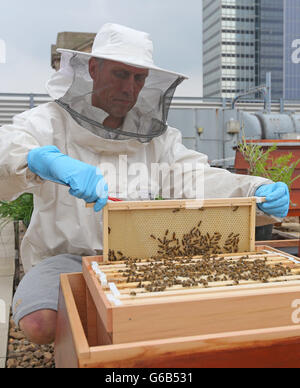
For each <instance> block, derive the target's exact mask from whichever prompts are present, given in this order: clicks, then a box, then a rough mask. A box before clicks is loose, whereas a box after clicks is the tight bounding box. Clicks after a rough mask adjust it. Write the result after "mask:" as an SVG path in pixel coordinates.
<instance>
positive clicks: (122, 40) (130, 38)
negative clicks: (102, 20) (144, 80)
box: [57, 23, 188, 79]
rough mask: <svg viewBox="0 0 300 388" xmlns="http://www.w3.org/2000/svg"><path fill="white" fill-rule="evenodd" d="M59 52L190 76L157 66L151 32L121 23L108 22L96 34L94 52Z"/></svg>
mask: <svg viewBox="0 0 300 388" xmlns="http://www.w3.org/2000/svg"><path fill="white" fill-rule="evenodd" d="M57 51H58V52H59V53H64V52H66V53H73V54H78V55H84V56H89V57H95V58H102V59H109V60H111V61H116V62H122V63H125V64H127V65H131V66H135V67H142V68H146V69H152V70H158V71H162V72H165V73H169V74H174V75H178V76H179V77H183V78H186V79H187V78H188V77H187V76H185V75H183V74H178V73H176V72H172V71H169V70H164V69H161V68H159V67H157V66H155V64H154V62H153V56H152V54H153V44H152V41H151V39H150V37H149V34H147V33H146V32H142V31H137V30H134V29H132V28H128V27H125V26H121V25H119V24H112V23H107V24H105V25H104V26H103V27H102V28H101V30H100V31H99V32H98V34H97V35H96V38H95V41H94V44H93V48H92V52H91V53H86V52H81V51H74V50H68V49H60V48H59V49H57Z"/></svg>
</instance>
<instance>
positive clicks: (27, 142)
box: [0, 67, 271, 272]
mask: <svg viewBox="0 0 300 388" xmlns="http://www.w3.org/2000/svg"><path fill="white" fill-rule="evenodd" d="M71 80H72V77H70V74H69V73H65V72H64V67H62V71H60V72H59V73H56V74H55V75H54V77H53V78H52V81H51V82H50V83H49V84H48V92H49V94H50V95H51V96H52V98H53V99H56V98H59V97H60V96H62V95H63V94H64V93H65V91H66V90H67V89H68V87H70V84H71V82H72V81H71ZM166 128H167V130H166V131H165V132H164V133H163V134H162V135H160V136H156V137H154V138H153V139H152V140H151V141H150V142H141V141H138V139H134V138H132V139H125V140H124V139H122V140H112V139H110V138H104V137H101V136H97V134H95V133H93V132H92V131H91V130H89V129H87V128H85V127H83V126H81V125H80V124H79V123H78V122H77V121H76V120H75V119H74V118H73V117H72V116H71V115H70V114H69V113H68V112H67V111H66V110H65V109H64V108H63V107H61V106H60V105H59V104H57V103H56V102H54V101H53V102H50V103H48V104H44V105H41V106H39V107H37V108H34V109H32V110H30V111H26V112H24V113H22V114H20V115H17V116H15V118H14V121H13V124H12V125H5V126H3V127H1V128H0V200H12V199H15V198H17V197H18V196H19V195H20V194H22V193H24V192H32V193H34V211H33V215H32V220H31V223H30V225H29V228H28V230H27V232H26V235H25V237H24V239H23V243H22V246H21V257H22V261H23V265H24V269H25V271H26V272H27V271H28V270H29V269H30V268H31V267H32V266H34V265H36V264H37V263H38V262H39V261H41V260H43V259H45V258H47V257H50V256H56V255H58V254H63V253H69V254H74V255H96V254H99V251H100V250H101V249H102V227H101V223H102V217H101V212H100V213H95V212H94V210H93V209H92V208H89V209H87V208H86V207H85V202H84V201H83V200H80V199H77V198H75V197H73V196H71V195H70V194H69V193H68V190H69V188H68V187H65V186H62V185H58V184H55V183H52V182H49V181H43V180H42V179H40V178H39V177H38V176H37V175H35V174H33V173H32V172H31V171H30V170H29V168H28V164H27V155H28V152H29V151H30V150H32V149H34V148H36V147H42V146H46V145H55V146H57V147H58V148H59V150H60V151H61V152H62V153H64V154H66V155H69V156H70V157H72V158H74V159H78V160H81V161H83V162H85V163H88V164H91V165H95V166H99V167H100V170H101V171H102V173H103V175H104V178H105V180H106V182H107V183H108V187H109V191H110V194H112V192H113V193H114V195H117V196H123V195H122V194H121V193H122V190H121V189H120V187H118V181H119V178H120V181H122V180H124V178H125V177H124V176H121V177H119V175H118V174H119V170H118V168H119V167H118V166H119V162H120V160H119V157H120V155H123V159H122V160H123V161H124V155H125V156H126V158H127V159H125V163H126V165H127V167H128V177H127V179H128V187H129V191H128V196H127V199H138V198H137V197H136V196H134V194H135V193H136V187H135V186H136V185H135V182H136V177H137V174H138V173H140V176H139V188H138V190H139V191H140V197H139V198H140V199H147V196H148V195H149V196H150V197H151V199H153V197H155V196H156V195H158V194H159V192H160V189H161V186H165V185H168V181H164V182H162V184H160V182H159V181H158V180H157V181H155V179H154V178H153V179H152V181H151V187H149V182H148V179H147V181H146V180H145V181H143V179H144V175H145V174H144V175H143V173H142V171H143V168H147V169H148V170H149V171H150V170H151V165H152V163H167V164H168V165H169V166H172V165H174V164H176V163H179V164H186V163H189V166H190V168H189V169H187V170H185V172H184V174H185V178H184V182H185V192H184V196H185V197H186V198H193V194H192V187H194V181H195V179H196V178H197V176H198V175H197V174H202V173H203V171H204V180H203V178H201V179H202V180H201V182H202V184H203V188H204V197H205V198H227V197H248V196H253V195H254V193H255V191H256V189H257V188H258V187H259V186H261V185H263V184H268V183H271V182H270V181H268V180H266V179H263V178H258V177H249V176H245V175H235V174H231V173H230V172H228V171H226V170H222V169H217V168H211V167H210V166H209V165H208V162H207V156H206V155H203V154H200V153H198V152H196V151H192V150H188V149H187V148H185V147H184V146H183V145H182V139H181V133H180V131H179V130H177V129H175V128H171V127H166ZM106 163H110V164H113V165H114V166H116V178H117V183H115V179H114V178H115V177H113V176H112V174H111V173H109V172H108V171H106V170H105V164H106ZM134 163H140V164H139V165H135V167H136V166H141V169H140V171H132V170H131V168H130V167H131V166H132V165H134ZM197 164H198V167H197ZM101 166H102V167H101ZM145 166H146V167H145ZM199 166H201V168H199ZM122 171H123V170H122ZM122 174H124V171H123V172H122ZM147 178H148V177H147ZM151 178H152V177H151ZM153 180H154V181H153ZM173 182H175V185H176V184H178V182H179V180H178V179H177V178H176V176H175V177H174V179H173ZM131 184H132V187H131ZM171 185H172V184H171ZM130 187H131V188H130ZM171 188H172V189H174V188H175V191H176V186H175V187H171ZM189 188H190V189H191V190H190V192H189ZM123 198H124V196H123ZM148 199H149V198H148ZM268 218H269V217H268ZM269 219H270V218H269Z"/></svg>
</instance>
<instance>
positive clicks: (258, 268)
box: [119, 256, 291, 292]
mask: <svg viewBox="0 0 300 388" xmlns="http://www.w3.org/2000/svg"><path fill="white" fill-rule="evenodd" d="M119 272H120V273H121V272H122V277H124V280H125V282H127V283H136V288H143V289H145V291H148V292H159V291H165V290H166V289H167V288H171V287H173V286H181V287H198V286H201V285H202V286H204V287H209V283H212V282H228V281H230V285H238V284H239V283H240V281H242V280H245V281H249V280H252V281H257V282H262V283H267V282H268V280H269V279H271V278H278V277H282V276H289V275H290V274H291V269H290V268H288V267H284V266H283V265H282V264H276V265H275V266H271V265H270V264H268V263H267V259H264V258H262V259H257V260H250V259H249V256H244V257H242V258H240V259H238V260H236V261H234V260H230V261H229V260H227V259H226V258H214V257H205V258H203V259H191V258H181V259H178V260H177V261H174V260H172V259H161V258H156V259H155V258H152V259H151V260H149V262H147V263H140V262H139V261H138V260H137V259H129V260H128V262H127V263H126V269H124V270H120V271H119Z"/></svg>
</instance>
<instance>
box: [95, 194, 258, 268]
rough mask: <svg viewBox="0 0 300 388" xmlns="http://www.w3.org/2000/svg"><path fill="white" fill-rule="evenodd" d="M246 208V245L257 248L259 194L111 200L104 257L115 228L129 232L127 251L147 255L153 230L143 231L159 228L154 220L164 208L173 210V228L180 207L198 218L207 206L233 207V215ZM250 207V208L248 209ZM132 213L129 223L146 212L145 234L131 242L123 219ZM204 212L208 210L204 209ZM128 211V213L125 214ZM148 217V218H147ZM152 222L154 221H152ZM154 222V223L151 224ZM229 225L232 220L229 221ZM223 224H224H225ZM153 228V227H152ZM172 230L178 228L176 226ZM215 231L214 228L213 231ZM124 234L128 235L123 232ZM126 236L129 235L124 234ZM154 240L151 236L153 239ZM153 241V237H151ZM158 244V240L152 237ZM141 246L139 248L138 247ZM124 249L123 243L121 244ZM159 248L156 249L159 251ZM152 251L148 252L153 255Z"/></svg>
mask: <svg viewBox="0 0 300 388" xmlns="http://www.w3.org/2000/svg"><path fill="white" fill-rule="evenodd" d="M239 208H241V209H244V213H243V214H242V217H241V216H240V217H239V227H240V228H242V226H243V225H242V224H244V225H245V228H246V229H247V235H246V236H244V237H245V238H246V239H247V245H248V246H247V249H244V251H246V252H249V251H250V252H253V251H255V219H256V198H255V197H249V198H226V199H206V200H170V201H136V202H125V201H123V202H113V203H108V204H107V206H105V207H104V209H103V257H104V261H106V260H108V254H109V250H110V249H114V247H112V246H111V245H110V239H111V236H110V232H111V234H113V233H115V229H116V228H117V229H118V231H117V234H118V237H122V235H123V234H125V236H126V239H125V241H126V244H127V245H128V244H129V246H128V247H127V251H126V252H125V255H127V256H131V257H143V254H144V252H145V249H144V248H145V246H144V243H145V241H147V239H148V240H149V236H150V232H149V231H148V234H147V233H146V232H144V231H143V229H148V230H151V233H154V234H155V233H156V231H155V228H157V225H156V222H155V221H154V220H157V217H159V216H160V214H161V213H162V212H167V211H168V212H169V218H168V219H169V222H171V225H169V227H170V228H173V227H174V225H172V224H174V223H173V222H172V219H170V215H172V211H174V212H176V211H177V210H188V211H194V212H195V215H194V218H195V221H196V220H197V213H198V216H200V215H201V212H199V210H206V209H210V210H212V209H216V210H217V211H218V212H219V213H221V212H222V210H224V211H225V213H224V215H225V216H228V213H226V211H230V209H231V210H232V214H231V215H230V216H231V217H232V219H234V217H238V211H236V210H237V209H239ZM246 209H247V211H245V210H246ZM124 212H127V215H128V217H131V219H130V221H129V222H128V223H133V222H134V216H138V213H141V214H142V215H143V222H144V224H143V225H142V226H143V227H142V228H138V230H135V232H136V231H138V233H139V234H141V235H142V234H143V233H144V235H142V236H141V240H138V241H136V244H135V243H134V242H133V241H132V242H128V241H127V238H129V239H131V238H132V237H133V236H131V235H129V236H128V235H126V230H124V225H122V220H124V219H126V213H124ZM150 214H152V221H151V218H150V216H149V215H150ZM203 214H204V213H203ZM114 215H116V216H117V217H118V221H117V222H115V226H114V229H113V231H110V218H111V217H112V216H114ZM121 215H123V218H121ZM124 215H125V216H124ZM180 215H181V213H180V212H178V213H176V215H175V213H174V215H173V220H175V219H176V217H180ZM144 217H145V218H144ZM151 222H152V224H151ZM210 223H213V220H210ZM149 224H150V225H149ZM193 226H197V223H195V224H194V225H193ZM227 226H228V224H227ZM221 227H222V225H221ZM233 227H236V225H233ZM149 228H150V229H149ZM172 232H174V230H173V229H172ZM187 232H189V230H186V232H185V233H187ZM212 233H213V232H212ZM123 237H124V236H123ZM124 238H125V237H124ZM150 240H151V239H150ZM149 243H150V241H149ZM152 243H153V244H154V242H153V241H152ZM138 246H139V249H137V247H138ZM120 249H121V250H123V249H122V247H121V248H120ZM155 253H156V252H153V254H155ZM150 256H151V254H149V255H148V257H150Z"/></svg>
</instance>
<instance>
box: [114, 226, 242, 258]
mask: <svg viewBox="0 0 300 388" xmlns="http://www.w3.org/2000/svg"><path fill="white" fill-rule="evenodd" d="M200 226H201V221H200V222H199V223H198V225H197V226H196V227H194V228H193V229H192V230H191V231H190V232H189V233H186V234H184V235H183V237H182V238H180V239H179V238H177V236H176V233H175V232H174V233H169V230H166V231H165V234H164V236H163V237H162V238H159V237H158V238H157V237H155V236H154V235H153V234H151V235H150V238H152V239H154V240H156V241H157V242H158V250H157V256H163V257H171V258H175V257H193V256H200V255H207V254H213V255H216V254H222V253H237V252H238V251H239V242H240V235H239V234H234V233H231V234H230V235H229V236H228V237H227V239H226V241H225V243H224V244H223V246H222V244H221V239H222V234H221V233H219V232H215V233H214V234H209V233H206V234H202V232H201V231H200ZM108 260H109V261H119V260H126V257H124V255H123V254H122V252H120V251H119V252H117V255H116V254H115V251H114V250H111V249H110V250H109V252H108Z"/></svg>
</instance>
